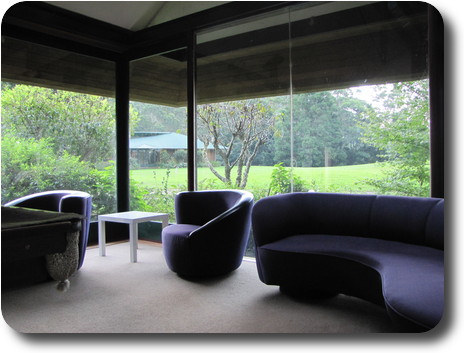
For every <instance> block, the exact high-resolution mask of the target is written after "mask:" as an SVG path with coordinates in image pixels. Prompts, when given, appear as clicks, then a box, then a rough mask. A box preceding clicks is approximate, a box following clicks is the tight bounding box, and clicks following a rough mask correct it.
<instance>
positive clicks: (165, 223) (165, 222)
mask: <svg viewBox="0 0 464 353" xmlns="http://www.w3.org/2000/svg"><path fill="white" fill-rule="evenodd" d="M161 221H162V222H163V223H162V226H161V227H162V229H164V228H166V227H167V226H168V225H169V216H167V215H166V216H163V218H161Z"/></svg>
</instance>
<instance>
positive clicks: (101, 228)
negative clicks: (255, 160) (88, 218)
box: [98, 221, 106, 256]
mask: <svg viewBox="0 0 464 353" xmlns="http://www.w3.org/2000/svg"><path fill="white" fill-rule="evenodd" d="M105 231H106V230H105V221H98V250H99V253H100V256H105V255H106V233H105Z"/></svg>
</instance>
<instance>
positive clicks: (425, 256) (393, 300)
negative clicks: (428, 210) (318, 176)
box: [257, 234, 444, 329]
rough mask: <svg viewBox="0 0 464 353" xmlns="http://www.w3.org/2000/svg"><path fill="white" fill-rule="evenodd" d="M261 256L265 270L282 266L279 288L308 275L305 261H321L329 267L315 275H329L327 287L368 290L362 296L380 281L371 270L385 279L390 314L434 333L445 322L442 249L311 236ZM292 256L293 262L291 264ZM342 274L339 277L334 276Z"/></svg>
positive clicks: (290, 240)
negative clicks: (294, 277) (351, 268)
mask: <svg viewBox="0 0 464 353" xmlns="http://www.w3.org/2000/svg"><path fill="white" fill-rule="evenodd" d="M258 251H259V253H260V256H259V257H260V259H259V260H257V261H264V262H266V264H264V266H262V265H263V264H262V263H261V264H258V266H259V267H260V268H261V269H260V271H263V268H267V267H268V266H269V265H270V264H272V266H273V268H276V267H279V266H280V267H281V269H280V273H281V276H282V278H279V279H278V280H277V282H281V283H276V284H282V281H285V279H284V278H285V277H292V273H294V272H305V271H307V268H306V269H305V270H304V271H302V267H301V266H302V263H306V264H307V262H305V260H301V256H303V257H306V258H309V257H312V256H314V257H318V258H320V257H322V258H324V260H325V262H324V266H323V267H321V268H317V269H312V272H313V273H314V272H317V273H318V276H319V277H320V278H323V277H324V275H326V274H327V276H329V277H330V278H328V281H327V282H333V281H335V282H336V281H343V282H345V283H347V285H346V286H345V285H341V286H339V288H345V287H349V286H350V285H351V286H356V285H357V286H360V287H363V290H361V291H360V292H363V291H364V287H366V288H368V287H369V286H370V284H369V283H367V284H366V283H363V281H369V280H370V281H375V278H373V277H372V274H371V273H369V269H372V270H374V271H376V272H377V273H378V274H379V276H380V281H381V287H382V295H383V299H384V303H385V305H386V307H387V309H388V311H389V313H390V314H391V315H394V316H396V319H398V320H399V321H401V320H402V319H406V321H408V322H414V323H417V324H418V325H420V326H423V327H425V328H428V329H430V328H433V327H434V326H435V325H436V324H438V322H439V321H440V319H441V317H442V314H443V306H444V265H443V264H444V257H443V251H441V250H437V249H433V248H429V247H425V246H419V245H412V244H405V243H402V242H396V241H386V240H382V239H375V238H361V237H352V236H339V235H318V234H311V235H295V236H290V237H287V238H285V239H282V240H278V241H275V242H273V243H269V244H266V245H263V246H261V247H259V249H258ZM292 254H293V258H294V262H292V261H289V255H290V258H291V256H292ZM318 263H319V264H321V263H322V262H320V261H319V262H318ZM356 264H358V265H362V266H363V269H362V270H361V271H360V270H359V269H358V270H356V271H345V269H344V268H342V267H345V266H356ZM334 267H335V268H334ZM362 273H364V274H366V276H363V275H362ZM338 274H339V277H337V278H334V277H333V276H338ZM360 274H361V275H360ZM262 275H264V276H266V275H267V274H266V273H264V274H262ZM350 281H352V282H353V283H349V282H350ZM268 284H270V283H268ZM342 292H343V291H342ZM373 293H375V291H373ZM346 294H351V293H346ZM365 299H372V298H368V297H365ZM373 301H374V302H375V301H376V300H373Z"/></svg>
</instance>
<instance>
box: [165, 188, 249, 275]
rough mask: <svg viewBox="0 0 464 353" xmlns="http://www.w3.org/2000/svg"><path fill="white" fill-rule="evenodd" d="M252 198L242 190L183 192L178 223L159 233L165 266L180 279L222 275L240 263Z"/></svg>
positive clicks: (177, 209)
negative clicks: (160, 234)
mask: <svg viewBox="0 0 464 353" xmlns="http://www.w3.org/2000/svg"><path fill="white" fill-rule="evenodd" d="M252 206H253V195H252V194H251V193H249V192H247V191H243V190H208V191H186V192H181V193H179V194H177V195H176V198H175V212H176V220H177V224H173V225H170V226H168V227H166V228H164V229H163V231H162V236H161V238H162V244H163V253H164V257H165V259H166V263H167V265H168V267H169V268H170V269H171V270H172V271H173V272H176V273H177V274H178V275H180V276H183V277H204V276H217V275H223V274H226V273H229V272H232V271H234V270H235V269H237V268H238V267H239V266H240V265H241V263H242V260H243V255H244V253H245V250H246V245H247V243H248V238H249V235H250V227H251V209H252Z"/></svg>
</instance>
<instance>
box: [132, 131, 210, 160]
mask: <svg viewBox="0 0 464 353" xmlns="http://www.w3.org/2000/svg"><path fill="white" fill-rule="evenodd" d="M197 148H198V149H199V150H203V149H204V144H203V142H201V141H200V140H197ZM129 150H130V156H131V158H132V159H133V160H134V161H136V162H137V164H138V165H139V166H140V167H142V168H149V167H156V166H158V165H159V164H160V162H161V160H160V158H161V155H162V153H163V152H166V153H167V154H168V155H170V156H171V157H174V154H175V153H176V152H177V151H185V152H186V151H187V136H186V135H183V134H178V133H175V132H136V133H134V136H133V137H132V138H131V139H130V140H129ZM207 155H208V159H209V160H210V161H214V160H216V153H215V150H214V147H213V146H208V151H207ZM185 162H186V161H185Z"/></svg>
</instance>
